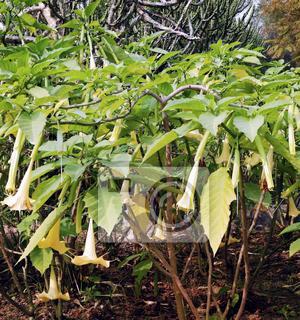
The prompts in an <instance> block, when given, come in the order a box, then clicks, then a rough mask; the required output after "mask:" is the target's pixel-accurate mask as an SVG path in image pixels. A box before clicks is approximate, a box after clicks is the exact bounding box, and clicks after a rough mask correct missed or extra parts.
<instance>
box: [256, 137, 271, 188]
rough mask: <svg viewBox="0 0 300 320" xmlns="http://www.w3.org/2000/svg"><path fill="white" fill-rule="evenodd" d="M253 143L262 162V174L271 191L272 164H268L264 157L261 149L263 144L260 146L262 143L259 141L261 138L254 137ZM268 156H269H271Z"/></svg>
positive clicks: (264, 154) (266, 158)
mask: <svg viewBox="0 0 300 320" xmlns="http://www.w3.org/2000/svg"><path fill="white" fill-rule="evenodd" d="M255 143H256V147H257V150H258V153H259V155H260V158H261V161H262V166H263V172H264V176H265V179H266V182H267V185H268V189H269V190H273V188H274V182H273V177H272V168H271V166H272V162H271V163H269V161H268V157H267V156H266V153H265V149H264V147H263V144H262V141H261V138H260V136H259V135H257V136H256V138H255ZM269 151H270V150H269ZM269 156H271V154H270V155H269ZM272 158H273V157H272Z"/></svg>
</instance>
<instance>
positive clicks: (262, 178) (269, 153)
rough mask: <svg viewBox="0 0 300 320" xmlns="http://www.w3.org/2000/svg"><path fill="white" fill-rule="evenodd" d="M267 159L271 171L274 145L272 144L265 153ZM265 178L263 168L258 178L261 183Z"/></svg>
mask: <svg viewBox="0 0 300 320" xmlns="http://www.w3.org/2000/svg"><path fill="white" fill-rule="evenodd" d="M267 161H268V164H269V168H270V171H271V173H272V171H273V167H274V147H273V146H270V148H269V151H268V153H267ZM265 179H266V176H265V172H264V170H263V171H262V173H261V178H260V180H261V182H262V183H263V181H264V180H265Z"/></svg>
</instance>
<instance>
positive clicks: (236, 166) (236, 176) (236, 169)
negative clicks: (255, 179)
mask: <svg viewBox="0 0 300 320" xmlns="http://www.w3.org/2000/svg"><path fill="white" fill-rule="evenodd" d="M239 180H240V151H239V148H238V147H237V148H235V151H234V162H233V168H232V177H231V181H232V185H233V187H234V188H236V187H237V186H238V183H239Z"/></svg>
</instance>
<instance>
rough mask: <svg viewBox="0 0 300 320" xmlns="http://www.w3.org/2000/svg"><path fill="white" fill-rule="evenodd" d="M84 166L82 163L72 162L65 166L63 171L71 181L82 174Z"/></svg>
mask: <svg viewBox="0 0 300 320" xmlns="http://www.w3.org/2000/svg"><path fill="white" fill-rule="evenodd" d="M85 169H86V166H83V165H82V164H78V163H73V164H68V165H66V166H65V170H64V173H66V174H67V175H68V176H69V177H70V178H71V182H73V181H76V180H77V179H78V178H79V177H80V176H81V175H83V173H84V171H85Z"/></svg>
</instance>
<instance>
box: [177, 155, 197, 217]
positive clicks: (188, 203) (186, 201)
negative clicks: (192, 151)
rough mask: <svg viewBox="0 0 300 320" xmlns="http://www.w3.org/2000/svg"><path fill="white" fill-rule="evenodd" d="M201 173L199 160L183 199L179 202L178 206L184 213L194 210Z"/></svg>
mask: <svg viewBox="0 0 300 320" xmlns="http://www.w3.org/2000/svg"><path fill="white" fill-rule="evenodd" d="M198 172H199V160H197V161H195V163H194V165H193V168H192V170H191V172H190V175H189V178H188V182H187V185H186V187H185V191H184V194H183V196H182V197H181V199H180V200H179V201H178V202H177V206H178V208H179V209H180V210H183V211H192V210H194V208H195V206H194V195H195V190H196V184H197V179H198Z"/></svg>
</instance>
